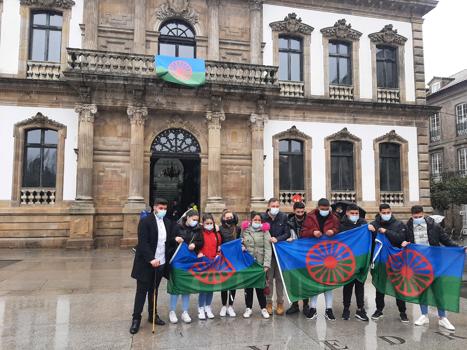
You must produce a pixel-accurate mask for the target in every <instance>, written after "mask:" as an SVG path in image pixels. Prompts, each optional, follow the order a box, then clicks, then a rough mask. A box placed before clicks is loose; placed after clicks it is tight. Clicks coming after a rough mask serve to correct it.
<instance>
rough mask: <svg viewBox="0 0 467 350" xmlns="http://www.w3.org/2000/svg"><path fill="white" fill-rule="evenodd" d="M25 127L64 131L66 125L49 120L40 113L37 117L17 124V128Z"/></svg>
mask: <svg viewBox="0 0 467 350" xmlns="http://www.w3.org/2000/svg"><path fill="white" fill-rule="evenodd" d="M24 126H38V127H44V128H50V127H52V128H54V129H64V128H65V125H63V124H61V123H59V122H56V121H55V120H52V119H49V118H48V117H46V116H45V115H43V114H42V113H41V112H38V113H37V114H36V115H35V116H33V117H31V118H28V119H26V120H23V121H20V122H18V123H16V124H15V128H17V127H24Z"/></svg>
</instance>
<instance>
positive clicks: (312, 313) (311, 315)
mask: <svg viewBox="0 0 467 350" xmlns="http://www.w3.org/2000/svg"><path fill="white" fill-rule="evenodd" d="M339 226H340V223H339V218H338V217H337V216H336V215H334V213H332V212H331V205H330V203H329V201H328V200H327V199H326V198H321V199H320V200H319V201H318V208H316V209H315V210H313V211H312V212H311V213H309V214H308V215H307V216H306V219H305V222H304V224H303V228H302V237H304V238H306V237H310V238H320V237H322V236H323V235H326V236H328V237H331V236H334V235H335V234H337V233H338V232H339ZM324 298H325V300H326V311H325V314H324V316H325V317H326V319H327V320H329V321H335V320H336V318H335V317H334V313H333V311H332V299H333V297H332V290H329V291H327V292H325V293H324ZM317 302H318V296H317V295H315V296H313V297H312V298H311V305H310V309H309V311H308V314H307V315H306V318H308V319H311V320H314V319H316V318H317V317H318V313H317V311H316V304H317Z"/></svg>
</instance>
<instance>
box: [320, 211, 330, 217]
mask: <svg viewBox="0 0 467 350" xmlns="http://www.w3.org/2000/svg"><path fill="white" fill-rule="evenodd" d="M319 215H321V216H323V217H326V216H328V215H329V210H320V211H319Z"/></svg>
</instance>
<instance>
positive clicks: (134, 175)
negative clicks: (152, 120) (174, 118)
mask: <svg viewBox="0 0 467 350" xmlns="http://www.w3.org/2000/svg"><path fill="white" fill-rule="evenodd" d="M127 114H128V118H129V119H130V124H131V136H130V137H131V139H130V169H129V177H130V178H129V184H128V202H127V203H126V204H125V207H124V208H123V238H122V239H121V240H120V247H121V248H128V247H133V246H134V245H135V244H136V243H137V240H138V215H139V213H140V212H141V210H143V209H145V207H146V204H145V203H144V190H143V186H144V124H145V121H146V117H147V115H148V109H147V108H146V107H135V106H129V107H128V109H127Z"/></svg>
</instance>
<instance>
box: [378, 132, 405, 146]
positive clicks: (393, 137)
mask: <svg viewBox="0 0 467 350" xmlns="http://www.w3.org/2000/svg"><path fill="white" fill-rule="evenodd" d="M381 142H396V143H402V144H404V143H407V140H406V139H404V138H403V137H402V136H400V135H398V134H397V133H396V130H391V131H390V132H388V133H387V134H385V135H383V136H380V137H378V138H376V139H375V140H374V144H378V143H381Z"/></svg>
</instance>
